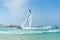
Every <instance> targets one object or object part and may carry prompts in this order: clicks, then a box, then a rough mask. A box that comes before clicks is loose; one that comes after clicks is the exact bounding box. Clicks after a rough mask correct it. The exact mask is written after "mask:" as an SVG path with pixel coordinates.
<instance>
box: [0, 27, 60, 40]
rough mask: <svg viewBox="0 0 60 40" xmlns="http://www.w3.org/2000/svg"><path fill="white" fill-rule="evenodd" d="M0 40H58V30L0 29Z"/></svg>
mask: <svg viewBox="0 0 60 40" xmlns="http://www.w3.org/2000/svg"><path fill="white" fill-rule="evenodd" d="M0 40H60V29H15V28H0Z"/></svg>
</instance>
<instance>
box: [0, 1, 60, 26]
mask: <svg viewBox="0 0 60 40" xmlns="http://www.w3.org/2000/svg"><path fill="white" fill-rule="evenodd" d="M28 8H30V9H31V10H32V14H33V22H32V25H60V0H13V1H12V0H0V24H21V23H23V22H24V20H25V19H26V18H27V15H28Z"/></svg>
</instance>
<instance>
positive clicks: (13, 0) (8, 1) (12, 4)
mask: <svg viewBox="0 0 60 40" xmlns="http://www.w3.org/2000/svg"><path fill="white" fill-rule="evenodd" d="M28 1H29V0H5V1H4V4H5V6H6V7H8V8H9V11H10V13H11V14H12V15H15V16H16V15H18V14H19V13H22V12H23V10H25V9H24V8H25V6H27V4H28Z"/></svg>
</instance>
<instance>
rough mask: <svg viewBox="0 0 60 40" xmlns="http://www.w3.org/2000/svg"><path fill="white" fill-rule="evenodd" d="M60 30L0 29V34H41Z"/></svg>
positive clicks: (59, 30)
mask: <svg viewBox="0 0 60 40" xmlns="http://www.w3.org/2000/svg"><path fill="white" fill-rule="evenodd" d="M54 32H56V33H57V32H60V29H54V30H47V31H40V30H39V31H36V30H34V31H33V30H12V31H0V34H42V33H54Z"/></svg>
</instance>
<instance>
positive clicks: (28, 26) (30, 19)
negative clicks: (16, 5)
mask: <svg viewBox="0 0 60 40" xmlns="http://www.w3.org/2000/svg"><path fill="white" fill-rule="evenodd" d="M26 23H28V25H27V26H26V27H27V28H31V24H32V13H31V10H30V9H29V16H28V18H27V19H26V20H25V21H24V22H23V23H22V25H21V27H22V28H24V25H25V24H26Z"/></svg>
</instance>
